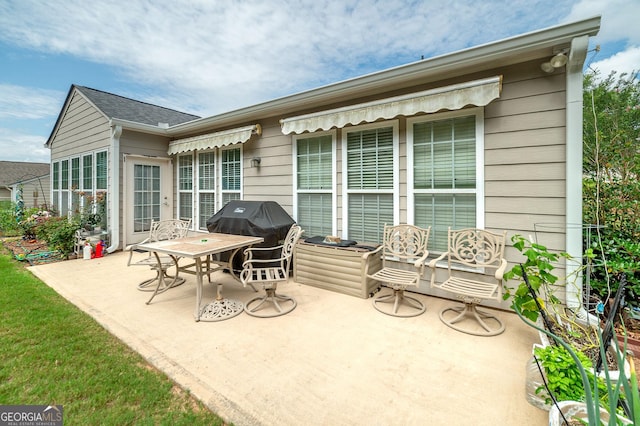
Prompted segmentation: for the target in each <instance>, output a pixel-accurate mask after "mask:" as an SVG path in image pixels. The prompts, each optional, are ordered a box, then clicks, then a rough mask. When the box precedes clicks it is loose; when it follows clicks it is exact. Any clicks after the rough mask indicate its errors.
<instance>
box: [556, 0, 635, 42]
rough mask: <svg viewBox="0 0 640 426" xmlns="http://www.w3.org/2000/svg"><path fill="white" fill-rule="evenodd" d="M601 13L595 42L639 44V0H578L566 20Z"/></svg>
mask: <svg viewBox="0 0 640 426" xmlns="http://www.w3.org/2000/svg"><path fill="white" fill-rule="evenodd" d="M595 15H602V24H601V27H600V32H599V33H598V35H597V36H596V37H595V40H594V42H595V43H602V44H603V43H609V42H612V41H617V40H626V41H627V43H629V44H630V45H639V44H640V25H638V17H639V16H640V1H638V0H580V1H578V2H577V3H576V4H574V5H573V7H572V9H571V13H569V15H567V18H566V21H575V20H578V19H584V18H588V17H591V16H595Z"/></svg>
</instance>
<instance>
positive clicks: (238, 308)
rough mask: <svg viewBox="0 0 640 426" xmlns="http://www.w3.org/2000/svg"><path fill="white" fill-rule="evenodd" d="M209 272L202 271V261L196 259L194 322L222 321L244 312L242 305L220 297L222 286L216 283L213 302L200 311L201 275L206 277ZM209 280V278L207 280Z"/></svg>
mask: <svg viewBox="0 0 640 426" xmlns="http://www.w3.org/2000/svg"><path fill="white" fill-rule="evenodd" d="M209 272H210V271H209V270H207V271H203V270H202V260H201V259H200V258H197V259H196V278H197V286H198V290H197V296H196V299H197V300H196V321H222V320H226V319H229V318H233V317H235V316H236V315H239V314H240V313H242V311H243V310H244V304H243V303H242V302H240V301H239V300H233V299H225V298H224V297H222V284H221V283H216V286H217V290H216V292H217V294H216V298H215V300H214V301H213V302H210V303H208V304H207V305H205V306H204V307H203V308H202V309H200V303H201V302H202V281H203V280H202V275H204V274H205V273H206V274H207V275H208V274H209ZM209 279H210V278H209Z"/></svg>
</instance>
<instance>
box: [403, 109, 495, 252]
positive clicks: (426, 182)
mask: <svg viewBox="0 0 640 426" xmlns="http://www.w3.org/2000/svg"><path fill="white" fill-rule="evenodd" d="M480 114H481V111H480V110H479V109H478V110H476V112H475V113H472V114H469V111H458V112H456V113H450V114H438V115H437V116H434V117H433V118H430V119H425V118H422V117H420V118H416V119H413V120H409V121H408V135H407V140H408V144H409V146H408V151H409V153H408V155H409V157H412V158H413V161H412V167H411V169H410V170H408V177H409V182H408V185H409V191H410V192H413V200H412V202H413V216H414V217H413V223H414V224H415V225H417V226H421V227H427V226H431V237H430V238H431V241H430V243H429V247H430V249H431V250H432V251H434V252H443V251H446V248H447V229H448V228H449V227H451V228H453V229H460V228H473V227H476V226H480V227H481V226H482V224H481V223H479V216H481V215H478V211H479V208H478V203H479V202H480V201H479V199H481V198H482V197H481V196H480V195H479V187H481V186H482V185H479V182H481V176H480V172H481V171H482V164H481V163H480V159H481V157H482V155H481V154H478V153H481V152H482V133H483V130H482V129H481V126H482V122H483V120H482V117H481V116H480ZM410 202H411V201H410ZM409 208H410V210H411V207H409Z"/></svg>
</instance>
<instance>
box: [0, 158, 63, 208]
mask: <svg viewBox="0 0 640 426" xmlns="http://www.w3.org/2000/svg"><path fill="white" fill-rule="evenodd" d="M49 169H50V165H49V163H34V162H26V161H0V201H10V202H13V203H15V202H16V201H17V196H18V193H19V192H20V194H21V197H22V201H23V203H24V207H25V208H44V209H46V208H48V207H49V203H50V198H49V192H50V190H51V187H50V183H51V179H50V177H49Z"/></svg>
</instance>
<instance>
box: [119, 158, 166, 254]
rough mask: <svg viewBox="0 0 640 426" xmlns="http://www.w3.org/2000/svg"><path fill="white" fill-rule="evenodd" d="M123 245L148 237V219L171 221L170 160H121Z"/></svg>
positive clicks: (149, 223)
mask: <svg viewBox="0 0 640 426" xmlns="http://www.w3.org/2000/svg"><path fill="white" fill-rule="evenodd" d="M124 169H125V176H124V187H125V188H124V196H125V198H124V209H123V211H124V214H123V220H124V232H123V234H124V238H125V241H124V244H125V246H126V245H129V244H135V243H138V242H140V241H142V240H144V239H145V238H146V237H147V236H148V235H149V228H150V226H151V221H152V220H166V219H172V218H173V185H172V184H173V167H172V165H171V159H168V158H148V157H138V156H132V155H129V156H126V157H125V168H124Z"/></svg>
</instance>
